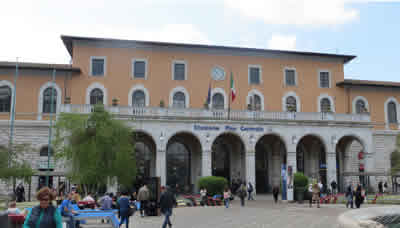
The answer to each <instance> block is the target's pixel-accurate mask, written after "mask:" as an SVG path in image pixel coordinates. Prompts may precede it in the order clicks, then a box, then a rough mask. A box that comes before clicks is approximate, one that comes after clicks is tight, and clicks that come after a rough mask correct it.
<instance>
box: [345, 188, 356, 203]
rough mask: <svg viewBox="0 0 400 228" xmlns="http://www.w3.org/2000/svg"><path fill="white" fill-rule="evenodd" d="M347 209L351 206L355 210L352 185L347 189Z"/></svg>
mask: <svg viewBox="0 0 400 228" xmlns="http://www.w3.org/2000/svg"><path fill="white" fill-rule="evenodd" d="M345 196H346V200H347V202H346V208H349V206H351V208H353V196H354V195H353V188H352V186H351V184H350V185H349V186H348V187H347V190H346V195H345Z"/></svg>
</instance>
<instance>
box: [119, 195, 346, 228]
mask: <svg viewBox="0 0 400 228" xmlns="http://www.w3.org/2000/svg"><path fill="white" fill-rule="evenodd" d="M260 198H261V199H260ZM271 198H272V197H271ZM239 203H240V202H239V201H238V200H235V201H234V202H233V203H232V205H231V207H230V208H229V209H226V208H225V207H207V208H205V207H189V208H176V209H174V213H173V216H172V223H173V225H174V226H173V227H176V228H180V227H182V228H189V227H192V228H214V227H215V228H232V227H234V228H236V227H237V228H239V227H240V228H246V227H252V228H268V227H271V228H272V227H279V228H292V227H295V228H329V227H336V221H337V217H338V215H339V214H341V213H342V212H345V211H347V210H349V209H346V208H345V206H344V205H343V204H338V205H321V208H320V209H317V208H316V206H314V207H313V208H309V207H308V204H306V203H305V204H287V203H280V204H277V205H275V204H274V203H273V201H272V199H270V197H269V196H263V197H258V199H257V200H256V201H250V202H249V201H246V204H247V205H246V207H244V208H242V207H240V205H239ZM163 218H164V217H145V218H140V217H138V213H137V214H135V216H134V217H131V223H130V224H131V226H130V227H134V228H153V227H161V224H162V221H163ZM122 227H124V226H122Z"/></svg>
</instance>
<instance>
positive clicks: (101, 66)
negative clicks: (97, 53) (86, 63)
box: [91, 57, 105, 77]
mask: <svg viewBox="0 0 400 228" xmlns="http://www.w3.org/2000/svg"><path fill="white" fill-rule="evenodd" d="M104 72H105V58H96V57H94V58H92V59H91V75H92V76H97V77H98V76H104Z"/></svg>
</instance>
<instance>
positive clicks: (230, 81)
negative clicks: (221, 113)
mask: <svg viewBox="0 0 400 228" xmlns="http://www.w3.org/2000/svg"><path fill="white" fill-rule="evenodd" d="M231 83H232V70H231V77H230V79H229V101H228V120H230V119H231V96H232V88H231Z"/></svg>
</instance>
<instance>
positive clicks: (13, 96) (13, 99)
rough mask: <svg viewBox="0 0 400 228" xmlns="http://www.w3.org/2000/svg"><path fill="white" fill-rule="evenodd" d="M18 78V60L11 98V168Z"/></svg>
mask: <svg viewBox="0 0 400 228" xmlns="http://www.w3.org/2000/svg"><path fill="white" fill-rule="evenodd" d="M17 78H18V58H17V62H16V63H15V76H14V90H13V91H12V92H13V94H12V97H11V101H12V104H11V121H10V122H11V123H10V140H9V148H8V149H9V152H8V153H9V154H8V167H10V166H11V156H12V146H13V141H14V121H15V98H16V94H17V93H16V90H17Z"/></svg>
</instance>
